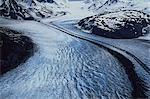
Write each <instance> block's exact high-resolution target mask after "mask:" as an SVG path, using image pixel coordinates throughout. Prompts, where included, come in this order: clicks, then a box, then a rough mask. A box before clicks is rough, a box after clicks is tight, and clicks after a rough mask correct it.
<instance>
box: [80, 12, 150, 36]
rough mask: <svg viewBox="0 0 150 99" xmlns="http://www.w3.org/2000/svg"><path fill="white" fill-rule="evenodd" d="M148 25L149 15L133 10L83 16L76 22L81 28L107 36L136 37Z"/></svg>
mask: <svg viewBox="0 0 150 99" xmlns="http://www.w3.org/2000/svg"><path fill="white" fill-rule="evenodd" d="M148 25H150V16H149V15H147V14H145V13H143V12H140V11H135V10H123V11H116V12H107V13H104V14H99V15H95V16H91V17H87V18H84V19H82V20H80V21H79V22H78V26H79V27H80V28H81V29H83V30H88V31H90V32H91V33H93V34H96V35H100V36H104V37H109V38H120V39H127V38H137V37H139V36H142V35H144V34H145V33H143V32H142V29H143V28H145V27H147V26H148Z"/></svg>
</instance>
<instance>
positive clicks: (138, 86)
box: [43, 23, 150, 98]
mask: <svg viewBox="0 0 150 99" xmlns="http://www.w3.org/2000/svg"><path fill="white" fill-rule="evenodd" d="M43 24H44V23H43ZM51 24H52V25H49V24H45V25H47V26H49V27H52V28H55V29H57V30H59V31H61V32H63V33H66V34H68V35H71V36H74V37H77V38H79V39H82V40H86V41H88V42H91V43H93V44H95V45H97V46H99V47H101V48H104V49H105V50H107V51H108V52H109V53H110V54H112V55H113V56H114V57H115V58H116V59H117V60H119V62H120V63H121V64H122V65H123V68H124V70H125V72H126V74H127V75H128V78H129V80H130V82H131V85H132V87H133V91H132V97H133V98H147V97H148V96H147V95H146V91H147V90H148V89H147V88H146V84H145V82H144V81H143V80H142V79H140V77H139V76H138V74H137V73H136V71H135V66H134V64H133V62H132V61H131V60H130V59H128V58H127V57H126V56H125V55H124V54H122V52H123V53H125V54H127V55H129V56H130V57H132V58H134V60H136V62H137V63H138V64H140V66H142V67H143V69H144V70H145V71H146V72H147V73H148V74H150V69H149V68H148V67H147V66H146V64H144V63H143V62H142V61H141V60H140V59H138V58H137V57H136V56H135V55H133V54H132V53H130V52H128V51H126V50H123V49H120V48H118V47H115V46H113V45H110V44H107V43H105V42H101V41H97V40H94V39H90V38H87V37H84V36H82V35H78V34H73V33H71V32H69V31H67V30H65V29H63V28H62V27H59V26H57V25H55V24H53V23H51ZM114 48H115V49H117V50H114ZM120 51H121V52H120Z"/></svg>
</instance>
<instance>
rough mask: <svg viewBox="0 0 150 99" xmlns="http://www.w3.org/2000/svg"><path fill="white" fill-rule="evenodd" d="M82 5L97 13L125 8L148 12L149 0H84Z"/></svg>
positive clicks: (149, 10)
mask: <svg viewBox="0 0 150 99" xmlns="http://www.w3.org/2000/svg"><path fill="white" fill-rule="evenodd" d="M84 7H86V8H88V9H89V10H94V11H96V12H99V13H103V12H105V11H116V10H117V11H118V10H127V9H128V10H129V9H132V10H140V11H144V12H145V13H150V0H85V5H84Z"/></svg>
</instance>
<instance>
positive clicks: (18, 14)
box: [0, 0, 34, 20]
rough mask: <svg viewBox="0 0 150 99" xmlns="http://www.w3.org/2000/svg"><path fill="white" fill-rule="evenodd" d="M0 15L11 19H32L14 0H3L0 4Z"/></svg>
mask: <svg viewBox="0 0 150 99" xmlns="http://www.w3.org/2000/svg"><path fill="white" fill-rule="evenodd" d="M0 16H2V17H8V18H12V19H30V20H31V19H32V20H33V19H34V18H33V17H32V16H31V15H30V14H29V13H28V12H27V9H24V8H23V7H22V6H21V5H19V4H18V3H17V1H16V0H3V1H2V5H0Z"/></svg>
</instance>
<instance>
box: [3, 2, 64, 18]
mask: <svg viewBox="0 0 150 99" xmlns="http://www.w3.org/2000/svg"><path fill="white" fill-rule="evenodd" d="M29 1H30V0H29ZM29 1H26V0H1V3H0V16H2V17H7V18H12V19H27V20H29V19H30V20H33V19H36V20H37V19H38V20H39V19H41V18H48V17H55V16H61V15H64V14H66V13H65V12H64V11H61V10H60V8H61V7H63V6H60V5H59V4H60V2H54V3H47V2H38V1H37V0H32V3H31V2H29Z"/></svg>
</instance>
